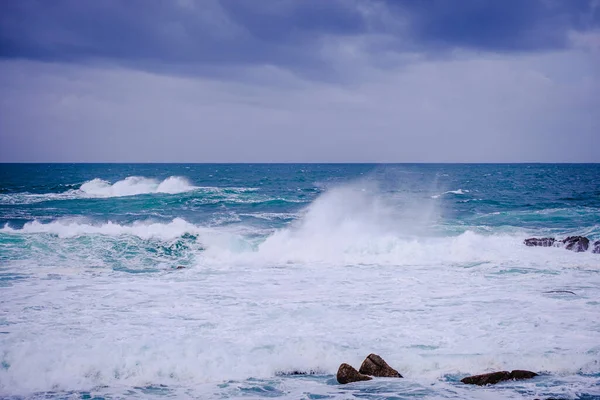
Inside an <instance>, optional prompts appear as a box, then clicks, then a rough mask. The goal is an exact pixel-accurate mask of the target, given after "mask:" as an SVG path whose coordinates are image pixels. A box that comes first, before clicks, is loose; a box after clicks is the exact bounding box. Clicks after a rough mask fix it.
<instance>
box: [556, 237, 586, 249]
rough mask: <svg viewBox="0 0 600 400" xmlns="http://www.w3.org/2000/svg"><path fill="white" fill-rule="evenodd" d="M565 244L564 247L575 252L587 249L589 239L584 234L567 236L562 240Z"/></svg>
mask: <svg viewBox="0 0 600 400" xmlns="http://www.w3.org/2000/svg"><path fill="white" fill-rule="evenodd" d="M562 242H563V244H564V245H565V249H567V250H572V251H576V252H582V251H587V249H588V247H589V245H590V239H588V238H586V237H585V236H569V237H568V238H566V239H563V240H562Z"/></svg>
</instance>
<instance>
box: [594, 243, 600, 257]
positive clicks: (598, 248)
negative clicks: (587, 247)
mask: <svg viewBox="0 0 600 400" xmlns="http://www.w3.org/2000/svg"><path fill="white" fill-rule="evenodd" d="M592 253H595V254H600V240H596V241H595V242H594V247H593V248H592Z"/></svg>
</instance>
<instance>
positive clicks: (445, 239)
mask: <svg viewBox="0 0 600 400" xmlns="http://www.w3.org/2000/svg"><path fill="white" fill-rule="evenodd" d="M398 204H402V206H401V207H399V206H398ZM438 207H439V205H438V204H436V202H435V201H430V202H429V203H427V202H423V199H416V200H415V199H411V198H409V197H407V198H404V199H397V198H394V202H391V201H390V199H388V198H386V197H385V196H381V194H380V193H379V192H378V191H377V190H375V189H368V188H364V187H357V186H345V187H339V188H335V189H332V190H329V191H328V192H326V193H324V194H323V195H321V196H319V197H318V198H317V199H316V200H315V201H313V202H312V203H311V204H310V205H309V206H308V207H306V208H305V209H304V210H302V211H300V212H299V213H296V214H274V213H254V214H247V213H246V214H241V215H237V214H235V213H233V214H231V215H230V214H227V215H225V217H224V218H226V219H227V221H232V222H234V223H233V224H231V225H228V226H215V225H214V224H212V225H201V224H194V223H191V222H189V221H186V220H185V219H182V218H175V219H173V220H172V221H170V222H158V221H151V220H145V221H138V222H135V223H131V224H119V223H117V222H112V221H109V222H104V223H94V222H90V221H87V220H82V219H60V220H56V221H53V222H50V223H41V222H39V221H33V222H28V223H26V224H25V225H24V226H23V227H22V228H20V229H17V228H13V227H11V226H9V225H5V227H4V228H2V229H0V232H1V233H5V234H11V235H21V234H27V235H36V234H49V235H52V236H56V237H57V238H58V239H72V238H78V237H88V236H103V237H107V238H109V239H108V240H111V241H113V242H114V243H118V242H119V241H121V240H122V239H121V238H123V237H136V238H139V239H143V240H150V239H153V240H154V239H156V240H162V241H171V240H175V239H178V238H181V237H183V236H184V235H187V234H192V235H196V240H197V241H198V242H199V243H201V244H202V253H201V254H197V257H196V258H197V260H198V263H199V264H202V265H212V266H231V265H234V264H248V263H250V264H253V265H265V264H266V265H287V264H290V263H291V264H298V265H306V264H325V265H359V264H368V265H395V266H399V265H405V266H406V265H415V264H419V265H432V264H439V263H446V264H448V263H450V264H459V265H463V264H464V265H467V264H471V263H481V262H484V263H487V262H512V261H515V260H527V261H528V262H531V263H533V264H536V265H538V264H540V263H543V262H550V261H551V260H561V261H568V260H573V259H577V260H578V262H582V263H583V264H586V265H587V263H593V262H597V256H595V255H592V254H589V255H587V254H586V255H577V254H575V253H572V252H568V251H564V250H563V249H544V251H543V252H540V251H535V250H536V249H532V248H528V247H526V246H524V245H523V239H525V238H526V237H528V236H531V235H532V232H529V231H526V230H524V229H521V228H515V227H506V226H499V227H497V228H490V227H489V226H483V227H477V226H459V225H457V226H450V227H449V226H446V225H444V224H441V223H440V217H439V209H438ZM240 216H244V217H248V216H252V217H254V218H256V219H265V220H273V219H279V218H281V219H282V220H283V222H284V223H285V226H283V227H281V228H275V227H271V228H267V229H265V227H264V225H261V226H260V227H256V226H253V225H251V224H250V225H244V223H242V220H241V219H240V218H239V217H240ZM238 222H239V223H238ZM206 224H210V221H207V222H206ZM217 225H220V224H217ZM39 240H43V241H45V243H48V242H53V241H54V239H52V238H40V239H39ZM60 245H61V244H60V242H56V246H60ZM137 246H140V249H139V251H148V250H144V249H143V244H137ZM84 250H85V249H84ZM86 251H101V249H95V250H94V249H89V250H86ZM582 257H583V258H582ZM585 257H589V259H588V258H585Z"/></svg>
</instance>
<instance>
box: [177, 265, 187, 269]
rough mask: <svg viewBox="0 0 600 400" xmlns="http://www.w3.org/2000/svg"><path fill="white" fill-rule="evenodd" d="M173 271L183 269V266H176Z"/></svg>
mask: <svg viewBox="0 0 600 400" xmlns="http://www.w3.org/2000/svg"><path fill="white" fill-rule="evenodd" d="M175 269H185V267H184V266H183V265H178V266H177V267H175Z"/></svg>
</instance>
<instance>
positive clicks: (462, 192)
mask: <svg viewBox="0 0 600 400" xmlns="http://www.w3.org/2000/svg"><path fill="white" fill-rule="evenodd" d="M467 193H469V190H463V189H456V190H448V191H447V192H444V193H442V194H436V195H433V196H431V198H432V199H438V198H440V197H441V196H443V195H445V194H456V195H463V194H467Z"/></svg>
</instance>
